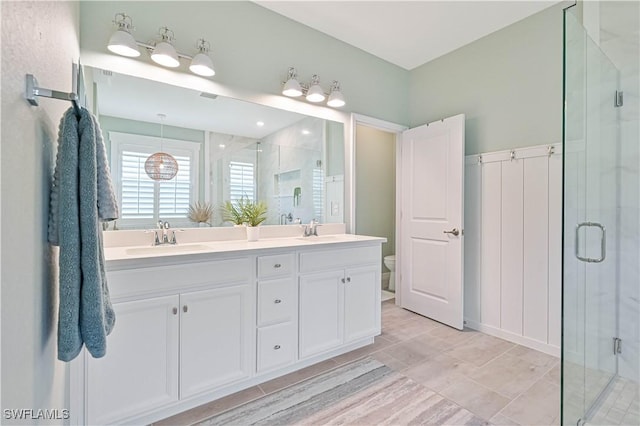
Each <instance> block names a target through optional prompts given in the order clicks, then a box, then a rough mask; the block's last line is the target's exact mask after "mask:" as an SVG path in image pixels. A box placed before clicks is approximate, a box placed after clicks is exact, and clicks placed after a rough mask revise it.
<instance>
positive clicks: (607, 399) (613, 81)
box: [561, 2, 640, 425]
mask: <svg viewBox="0 0 640 426" xmlns="http://www.w3.org/2000/svg"><path fill="white" fill-rule="evenodd" d="M586 3H587V2H583V3H581V4H578V5H575V6H572V7H570V8H567V9H565V13H564V75H563V80H564V120H563V150H564V179H563V194H564V196H563V197H564V203H563V313H562V318H563V338H562V387H561V388H562V424H565V425H576V424H577V425H582V424H601V425H611V424H630V425H631V424H635V425H637V424H640V414H639V413H638V398H639V397H638V377H639V376H640V372H639V364H640V352H639V334H640V333H639V326H638V324H639V322H640V316H639V313H638V308H639V299H640V298H639V293H640V291H639V287H640V282H639V276H640V274H639V266H638V265H639V264H640V254H639V249H638V247H639V240H640V236H639V232H638V228H639V225H640V219H639V214H638V205H639V201H638V200H639V197H640V190H639V187H640V185H639V184H640V178H639V174H638V169H639V164H640V158H639V146H640V143H639V141H640V138H639V133H640V131H639V128H640V126H639V124H638V118H639V117H638V50H639V49H640V46H638V44H637V43H638V41H637V40H638V16H639V7H638V3H637V2H627V4H624V2H611V3H609V2H602V3H601V6H598V7H600V9H599V12H598V13H599V18H600V21H599V27H598V29H597V32H595V33H594V32H593V31H587V30H586V29H585V28H584V26H583V24H582V23H583V22H586V19H585V16H586V12H587V11H585V9H584V8H585V7H587V6H591V5H586ZM607 3H608V4H607ZM633 14H635V18H634V15H633ZM613 17H616V19H618V21H616V20H614V19H613ZM618 24H619V25H620V26H618ZM594 34H595V39H596V41H594V39H593V36H594Z"/></svg>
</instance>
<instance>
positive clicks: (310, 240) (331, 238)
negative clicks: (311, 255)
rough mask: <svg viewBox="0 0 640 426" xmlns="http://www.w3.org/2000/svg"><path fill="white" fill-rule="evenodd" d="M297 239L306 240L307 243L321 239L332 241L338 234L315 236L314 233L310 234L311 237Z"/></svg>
mask: <svg viewBox="0 0 640 426" xmlns="http://www.w3.org/2000/svg"><path fill="white" fill-rule="evenodd" d="M340 238H344V237H343V236H342V235H340ZM298 239H299V240H300V241H306V242H308V243H314V242H317V243H319V242H321V241H333V240H337V239H338V236H337V235H322V236H319V237H318V236H316V235H312V236H311V237H298Z"/></svg>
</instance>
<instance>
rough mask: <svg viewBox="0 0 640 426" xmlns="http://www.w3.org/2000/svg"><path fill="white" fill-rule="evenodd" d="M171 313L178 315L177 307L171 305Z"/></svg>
mask: <svg viewBox="0 0 640 426" xmlns="http://www.w3.org/2000/svg"><path fill="white" fill-rule="evenodd" d="M173 315H178V308H176V307H175V306H174V307H173Z"/></svg>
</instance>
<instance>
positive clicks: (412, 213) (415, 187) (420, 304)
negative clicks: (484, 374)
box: [399, 114, 464, 330]
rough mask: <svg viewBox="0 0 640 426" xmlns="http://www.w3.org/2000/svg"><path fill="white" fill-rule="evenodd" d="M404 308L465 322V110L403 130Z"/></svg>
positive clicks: (455, 324) (452, 322)
mask: <svg viewBox="0 0 640 426" xmlns="http://www.w3.org/2000/svg"><path fill="white" fill-rule="evenodd" d="M401 165H402V177H401V187H402V210H401V213H402V214H401V232H402V235H401V244H402V256H401V257H400V258H399V262H400V270H401V292H402V298H401V300H402V302H401V303H402V307H403V308H407V309H409V310H411V311H414V312H417V313H419V314H421V315H424V316H427V317H429V318H433V319H435V320H437V321H440V322H442V323H445V324H447V325H450V326H452V327H455V328H458V329H460V330H461V329H462V327H463V234H462V225H463V194H464V192H463V187H464V115H463V114H460V115H457V116H454V117H450V118H447V119H445V120H442V121H437V122H434V123H431V124H429V125H425V126H420V127H417V128H415V129H410V130H407V131H405V132H403V136H402V163H401Z"/></svg>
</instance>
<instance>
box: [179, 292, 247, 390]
mask: <svg viewBox="0 0 640 426" xmlns="http://www.w3.org/2000/svg"><path fill="white" fill-rule="evenodd" d="M253 324H255V319H254V305H253V303H252V300H251V293H250V291H249V285H248V284H243V285H235V286H231V287H224V288H218V289H213V290H204V291H196V292H192V293H184V294H181V295H180V398H187V397H190V396H192V395H196V394H198V393H201V392H204V391H207V390H210V389H213V388H216V387H219V386H222V385H226V384H228V383H232V382H235V381H237V380H240V379H244V378H247V377H249V376H250V375H251V372H252V368H251V366H252V359H253V357H252V355H251V353H252V351H253V345H252V343H251V342H252V340H253V327H252V325H253Z"/></svg>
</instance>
